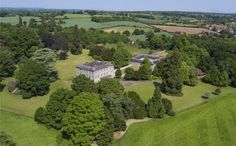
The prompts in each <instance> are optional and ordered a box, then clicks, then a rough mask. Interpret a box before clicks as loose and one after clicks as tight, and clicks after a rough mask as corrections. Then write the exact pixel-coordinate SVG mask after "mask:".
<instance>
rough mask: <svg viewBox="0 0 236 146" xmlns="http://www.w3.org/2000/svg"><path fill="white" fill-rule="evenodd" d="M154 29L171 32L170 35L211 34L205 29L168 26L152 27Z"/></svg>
mask: <svg viewBox="0 0 236 146" xmlns="http://www.w3.org/2000/svg"><path fill="white" fill-rule="evenodd" d="M154 27H157V28H160V29H162V30H165V31H167V32H172V33H186V34H199V33H202V32H210V33H213V32H212V31H210V30H207V29H205V28H190V27H180V26H168V25H154Z"/></svg>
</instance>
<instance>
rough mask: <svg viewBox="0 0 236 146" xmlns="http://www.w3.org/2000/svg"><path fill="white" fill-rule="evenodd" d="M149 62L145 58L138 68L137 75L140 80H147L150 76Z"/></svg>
mask: <svg viewBox="0 0 236 146" xmlns="http://www.w3.org/2000/svg"><path fill="white" fill-rule="evenodd" d="M151 67H152V66H151V62H150V61H149V59H148V58H145V59H144V60H143V62H142V64H141V66H140V67H139V70H138V74H139V78H140V79H141V80H149V79H151V75H152V68H151Z"/></svg>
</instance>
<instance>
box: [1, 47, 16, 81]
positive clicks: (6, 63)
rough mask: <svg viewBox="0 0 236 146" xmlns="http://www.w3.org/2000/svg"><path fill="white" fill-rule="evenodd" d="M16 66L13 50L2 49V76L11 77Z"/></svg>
mask: <svg viewBox="0 0 236 146" xmlns="http://www.w3.org/2000/svg"><path fill="white" fill-rule="evenodd" d="M15 69H16V67H15V62H14V55H13V52H11V51H8V50H1V49H0V77H10V76H12V75H13V74H14V71H15Z"/></svg>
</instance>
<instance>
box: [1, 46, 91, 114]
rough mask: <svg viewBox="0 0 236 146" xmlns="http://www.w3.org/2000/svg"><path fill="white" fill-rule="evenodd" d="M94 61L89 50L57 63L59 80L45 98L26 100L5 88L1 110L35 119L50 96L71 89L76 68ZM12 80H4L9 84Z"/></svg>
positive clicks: (52, 85)
mask: <svg viewBox="0 0 236 146" xmlns="http://www.w3.org/2000/svg"><path fill="white" fill-rule="evenodd" d="M92 60H93V59H92V58H91V57H89V56H88V50H84V51H83V54H82V55H71V54H70V55H69V57H68V59H67V60H60V61H57V62H56V64H55V67H56V68H57V69H58V71H59V80H57V81H56V82H54V83H52V84H51V86H50V92H49V93H48V94H47V95H45V96H40V97H33V98H31V99H27V100H24V99H22V97H21V96H20V95H15V94H12V93H9V92H8V91H7V89H6V88H5V89H4V91H3V92H0V101H1V102H0V109H3V110H5V111H10V112H15V113H18V114H22V115H25V116H29V117H33V115H34V112H35V110H36V109H37V108H38V107H40V106H44V105H45V104H46V103H47V101H48V99H49V96H50V94H51V93H52V92H53V91H55V90H56V89H58V88H69V87H70V84H71V80H72V79H73V78H74V77H75V76H76V68H75V67H76V66H77V65H78V64H82V63H85V62H89V61H92ZM9 80H10V78H8V79H6V80H4V82H5V83H7V82H8V81H9Z"/></svg>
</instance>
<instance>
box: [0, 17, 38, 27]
mask: <svg viewBox="0 0 236 146" xmlns="http://www.w3.org/2000/svg"><path fill="white" fill-rule="evenodd" d="M21 18H22V21H26V22H27V24H29V20H30V19H31V18H34V19H35V20H37V21H39V20H40V19H39V17H31V16H23V17H21ZM0 22H1V23H10V24H12V25H16V24H18V23H19V16H14V17H0Z"/></svg>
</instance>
